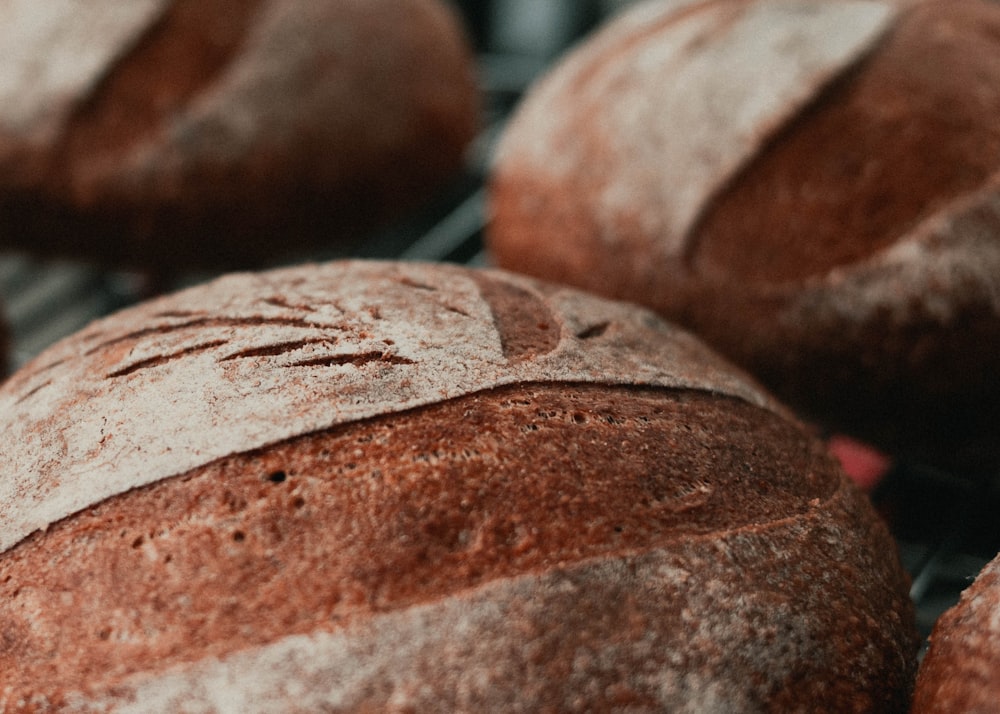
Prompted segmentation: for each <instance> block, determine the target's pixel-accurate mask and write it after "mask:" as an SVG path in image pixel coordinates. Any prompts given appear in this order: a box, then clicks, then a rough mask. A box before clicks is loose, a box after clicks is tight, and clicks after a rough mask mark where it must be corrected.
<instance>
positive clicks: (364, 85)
mask: <svg viewBox="0 0 1000 714" xmlns="http://www.w3.org/2000/svg"><path fill="white" fill-rule="evenodd" d="M0 12H2V14H3V16H4V23H3V27H2V28H0V44H2V45H3V46H4V47H6V48H8V49H7V52H8V54H7V59H6V60H5V61H4V63H3V67H2V68H0V167H2V169H3V170H2V172H0V173H2V178H0V226H2V230H0V242H2V244H3V245H6V246H7V247H14V248H18V249H20V250H25V251H30V252H32V253H43V254H55V255H69V256H72V257H76V258H85V259H88V260H91V261H97V262H101V263H104V264H114V265H121V264H124V265H127V266H136V267H142V268H152V269H158V270H161V271H166V270H171V269H175V270H176V269H185V268H191V267H209V268H216V269H218V268H226V269H232V268H233V267H244V266H257V265H261V264H267V265H273V264H275V263H277V262H279V261H284V260H289V259H290V258H292V257H296V256H298V255H301V254H303V253H304V252H306V251H307V250H315V249H316V248H328V249H329V248H331V247H336V246H337V245H338V244H343V243H345V242H353V241H355V240H356V237H357V236H361V235H364V231H365V230H370V229H372V228H373V227H374V226H375V225H377V224H379V223H380V222H382V221H385V220H387V219H390V218H398V217H399V216H400V215H403V214H404V213H405V212H406V211H407V210H412V209H413V208H414V206H415V205H417V204H418V203H419V202H422V201H426V200H427V199H428V198H430V197H431V196H432V195H433V194H434V192H435V191H436V190H439V189H440V188H441V186H442V184H443V183H444V182H446V181H448V180H451V179H454V178H456V176H457V175H458V174H460V173H461V171H462V168H463V159H464V153H465V150H466V147H467V144H468V142H469V141H470V140H471V138H472V136H473V135H474V133H475V131H476V127H477V122H478V105H479V102H478V96H477V88H476V83H475V76H474V67H473V62H472V55H471V50H470V47H469V46H468V43H467V41H466V38H465V36H464V32H463V28H462V27H461V25H460V21H459V19H458V16H457V14H456V13H455V11H454V10H453V8H451V7H450V6H448V5H447V4H445V3H443V2H440V0H135V1H133V0H96V1H95V2H89V3H86V4H81V3H77V2H74V1H73V0H53V2H47V3H45V4H44V7H42V6H40V5H39V3H36V2H32V0H4V1H3V2H2V3H0ZM274 235H283V236H284V240H282V241H275V240H273V238H272V237H273V236H274Z"/></svg>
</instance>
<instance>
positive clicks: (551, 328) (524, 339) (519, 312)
mask: <svg viewBox="0 0 1000 714" xmlns="http://www.w3.org/2000/svg"><path fill="white" fill-rule="evenodd" d="M473 280H475V281H476V284H477V285H478V286H479V292H480V294H481V295H482V297H483V299H484V300H485V301H486V302H487V304H488V305H489V306H490V312H491V313H492V314H493V325H494V327H496V330H497V333H498V334H499V336H500V346H501V349H502V350H503V354H504V357H506V358H507V359H508V360H510V361H511V362H518V361H521V360H525V359H529V358H532V357H538V356H540V355H544V354H547V353H549V352H552V351H553V350H554V349H555V348H556V347H557V346H558V345H559V341H560V322H559V320H558V319H557V318H556V316H555V314H554V313H553V312H552V311H551V310H550V309H549V307H548V305H546V304H545V302H544V301H543V300H542V299H541V298H540V297H538V296H537V295H535V294H533V293H530V292H528V291H527V290H525V289H523V288H520V287H518V286H516V285H513V284H511V283H508V282H505V281H503V280H497V279H495V278H491V277H488V276H486V275H482V274H478V275H475V276H473Z"/></svg>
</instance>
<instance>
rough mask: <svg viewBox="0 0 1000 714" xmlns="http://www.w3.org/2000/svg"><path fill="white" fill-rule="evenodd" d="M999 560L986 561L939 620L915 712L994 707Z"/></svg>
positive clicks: (999, 658)
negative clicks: (956, 600)
mask: <svg viewBox="0 0 1000 714" xmlns="http://www.w3.org/2000/svg"><path fill="white" fill-rule="evenodd" d="M998 592H1000V558H995V559H994V560H993V561H991V562H990V563H988V564H987V565H986V567H985V568H983V570H982V572H981V573H980V574H979V575H978V576H977V577H976V580H975V582H973V583H972V585H970V586H969V587H968V588H967V589H966V590H965V592H963V593H962V598H961V600H960V602H959V603H958V604H957V605H955V606H954V607H953V608H951V609H950V610H948V611H947V612H945V613H944V614H943V615H941V617H940V618H938V621H937V622H936V623H935V625H934V631H933V632H932V633H931V641H930V647H929V648H928V650H927V654H926V655H925V656H924V659H923V661H922V662H921V664H920V672H919V674H918V677H917V686H916V689H915V692H914V697H913V708H912V709H911V711H912V714H932V713H938V714H945V713H946V712H968V714H986V712H991V711H995V710H996V707H997V702H998V701H1000V684H998V682H997V677H996V672H997V665H998V663H1000V628H998V626H997V622H996V613H997V606H998V597H997V593H998Z"/></svg>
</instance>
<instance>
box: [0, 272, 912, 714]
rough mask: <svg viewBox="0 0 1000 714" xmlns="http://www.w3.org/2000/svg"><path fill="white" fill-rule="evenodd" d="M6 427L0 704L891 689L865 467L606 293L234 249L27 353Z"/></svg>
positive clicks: (1, 472)
mask: <svg viewBox="0 0 1000 714" xmlns="http://www.w3.org/2000/svg"><path fill="white" fill-rule="evenodd" d="M0 431H2V432H3V433H4V434H5V440H6V443H7V444H8V445H9V447H7V448H5V449H4V450H3V452H2V456H0V628H2V637H0V710H5V711H20V710H25V709H33V710H37V711H49V710H56V709H60V710H61V709H63V708H66V709H69V710H73V711H106V710H110V711H126V712H127V711H136V712H151V711H169V712H173V711H220V712H222V711H232V712H252V711H275V710H278V711H333V710H336V711H421V712H425V711H442V712H472V711H511V712H518V711H523V712H528V711H532V712H534V711H589V712H592V711H607V710H612V709H614V710H628V711H664V710H669V711H692V712H693V711H697V712H712V711H719V712H731V711H747V712H748V711H773V710H783V711H784V710H787V711H795V710H803V708H805V709H808V708H809V707H810V706H811V705H812V704H813V703H815V702H816V701H820V700H821V701H824V702H827V703H829V705H830V706H831V707H832V708H833V709H834V710H837V711H881V712H887V711H900V712H901V711H904V710H905V706H906V702H907V698H908V695H909V690H910V686H911V684H912V677H913V674H914V670H915V658H916V645H917V643H916V635H915V627H914V615H913V611H912V606H911V604H910V601H909V599H908V597H907V584H906V577H905V575H904V573H903V571H902V569H901V568H900V565H899V562H898V560H897V559H896V555H895V549H894V545H893V543H892V541H891V539H890V536H889V535H888V532H887V530H886V529H885V527H884V526H883V524H882V523H881V522H880V521H879V520H878V518H877V517H876V516H875V515H874V513H873V511H872V509H871V507H870V505H869V503H868V502H867V500H865V498H864V497H863V496H861V495H860V494H859V492H858V491H857V490H856V489H855V488H854V487H853V486H852V485H851V484H850V483H849V482H848V481H847V480H846V478H845V477H844V476H843V474H842V472H841V471H840V470H839V469H838V468H837V467H836V466H835V465H834V463H833V462H832V460H831V459H830V457H829V456H827V455H826V452H825V451H824V450H823V449H822V448H821V447H820V446H819V445H817V444H816V443H815V442H814V441H812V440H811V438H810V437H809V436H808V435H807V433H806V432H805V431H804V430H802V429H801V428H800V427H799V426H798V425H797V423H796V422H794V420H792V419H791V418H790V417H789V416H788V414H787V413H786V411H785V410H784V409H783V408H782V407H780V406H778V405H777V404H776V403H775V402H774V401H773V400H772V399H771V398H770V397H768V396H767V395H766V394H765V393H763V392H762V391H761V390H760V388H759V387H757V386H756V385H755V384H754V383H753V382H751V381H750V380H748V379H747V378H746V377H744V376H743V375H742V374H740V373H739V372H737V371H736V370H735V369H734V368H732V367H730V366H729V365H728V363H726V362H724V361H722V360H721V359H720V358H718V357H716V356H715V355H714V353H712V352H710V351H709V350H708V349H706V348H705V347H703V346H702V344H701V343H700V342H698V341H697V340H695V339H694V338H692V337H691V336H689V335H688V334H687V333H684V332H682V331H680V330H678V329H676V328H673V327H670V326H668V325H667V324H666V323H664V322H661V321H660V320H658V319H657V318H655V317H654V316H653V315H652V313H648V312H646V311H644V310H641V309H639V308H635V307H633V306H630V305H627V304H624V303H616V302H610V301H605V300H603V299H599V298H595V297H591V296H589V295H587V294H584V293H580V292H577V291H575V290H572V289H568V288H563V287H558V286H555V285H550V284H545V283H541V282H537V281H534V280H531V279H528V278H524V277H519V276H514V275H508V274H504V273H502V272H499V271H481V272H477V271H472V270H470V269H464V268H459V267H455V266H444V265H440V266H431V265H419V264H394V263H368V262H346V263H328V264H323V265H311V266H303V267H298V268H291V269H284V270H280V271H272V272H267V273H258V274H237V275H232V276H227V277H224V278H222V279H220V280H218V281H216V282H213V283H210V284H207V285H205V286H201V287H195V288H191V289H189V290H187V291H184V292H181V293H177V294H175V295H172V296H168V297H164V298H159V299H157V300H154V301H151V302H148V303H145V304H143V305H140V306H138V307H135V308H131V309H127V310H125V311H123V312H120V313H118V314H116V315H113V316H111V317H108V318H106V319H103V320H101V321H98V322H96V323H94V324H93V325H92V326H90V327H88V328H86V329H85V330H83V331H82V332H80V333H78V334H76V335H74V336H72V337H70V338H68V339H66V340H65V341H63V342H61V343H58V344H57V345H55V346H54V347H52V348H51V349H49V350H48V351H46V352H45V353H43V354H42V355H40V356H39V357H38V358H37V359H36V360H34V361H33V362H31V363H29V364H28V365H27V366H25V367H24V368H22V369H21V370H20V371H19V372H18V373H17V374H15V375H14V376H13V377H12V378H11V380H9V381H8V383H7V384H5V385H4V386H3V387H2V388H0Z"/></svg>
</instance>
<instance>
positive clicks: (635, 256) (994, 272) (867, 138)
mask: <svg viewBox="0 0 1000 714" xmlns="http://www.w3.org/2000/svg"><path fill="white" fill-rule="evenodd" d="M998 116H1000V5H998V4H997V3H995V2H986V1H984V0H926V1H923V2H921V1H914V2H894V1H892V0H831V1H830V2H822V3H818V2H811V1H809V0H802V1H797V0H780V1H779V0H750V1H729V0H708V1H705V2H693V1H687V2H649V3H641V4H639V5H638V6H636V7H635V8H633V9H632V10H630V11H626V12H625V14H624V15H623V16H621V17H620V18H619V19H618V20H617V21H614V22H612V23H611V24H610V25H608V26H607V27H606V28H604V29H603V30H602V31H600V32H598V33H597V34H596V35H595V36H593V37H591V38H590V39H588V40H587V41H586V42H584V43H583V44H582V46H580V47H579V48H578V49H577V50H576V51H574V52H572V53H571V54H570V55H569V56H568V57H567V58H566V59H565V61H563V62H562V63H561V64H560V65H559V66H557V67H556V68H554V69H553V71H552V72H551V73H550V74H549V76H547V77H546V78H544V79H543V80H542V81H541V82H540V83H539V84H538V85H537V86H536V87H535V88H533V90H532V91H531V92H530V93H529V96H528V97H527V98H526V100H525V102H524V103H523V105H522V106H521V108H520V110H519V112H518V113H517V115H516V116H515V118H514V119H513V121H512V122H511V124H510V126H509V128H508V130H507V132H506V134H505V136H504V137H503V140H502V142H501V145H500V146H499V149H498V153H497V158H496V164H495V172H494V179H493V183H492V191H491V196H492V211H493V215H494V220H493V222H492V225H491V227H490V231H489V237H488V239H489V243H490V247H491V250H492V254H493V256H494V258H495V260H496V262H497V263H498V264H499V265H500V266H502V267H506V268H511V269H516V270H518V271H522V272H526V273H530V274H534V275H538V276H543V277H546V278H550V279H557V280H560V281H565V282H567V283H571V284H575V285H578V286H583V287H586V288H590V289H593V290H595V291H598V292H601V293H604V294H607V295H610V296H616V297H622V298H627V299H631V300H635V301H638V302H642V303H645V304H646V305H648V306H651V307H653V308H655V309H656V310H657V311H659V312H660V313H661V314H663V315H665V316H668V317H669V318H671V319H673V320H676V321H679V322H681V323H683V324H684V325H686V326H688V327H690V328H692V329H694V330H695V331H696V332H698V333H699V334H700V335H701V336H703V337H704V338H705V339H706V340H707V341H708V342H709V343H710V344H712V345H713V346H714V347H716V348H717V349H719V350H720V351H722V352H723V353H724V354H726V355H727V356H729V357H730V358H731V359H733V360H735V361H737V362H738V363H740V364H742V365H743V366H744V367H745V368H747V369H749V370H750V371H751V372H752V373H754V374H755V375H756V376H758V377H759V378H760V379H761V380H762V382H763V383H764V384H765V385H766V386H768V387H770V388H771V389H772V390H773V391H774V392H776V393H777V395H778V396H779V397H781V398H783V400H784V401H786V402H787V403H789V404H790V405H792V406H793V407H796V408H797V409H798V410H799V411H800V412H801V413H803V414H804V415H806V416H807V417H809V418H810V419H816V420H818V421H820V422H822V423H824V424H826V425H827V426H829V427H830V428H832V429H837V430H842V431H843V430H846V431H848V432H849V433H852V434H853V435H855V436H858V437H861V438H863V439H867V440H870V441H873V442H875V443H876V444H877V445H879V446H881V447H882V448H884V449H889V450H891V451H893V452H894V453H896V454H904V455H906V456H908V457H910V458H914V459H918V460H923V461H928V462H931V463H933V464H935V465H937V466H943V467H947V468H955V469H959V470H963V471H966V472H969V473H975V472H988V473H995V471H996V468H997V467H998V466H1000V439H998V438H997V430H996V424H997V423H998V419H1000V122H998V121H997V117H998Z"/></svg>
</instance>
